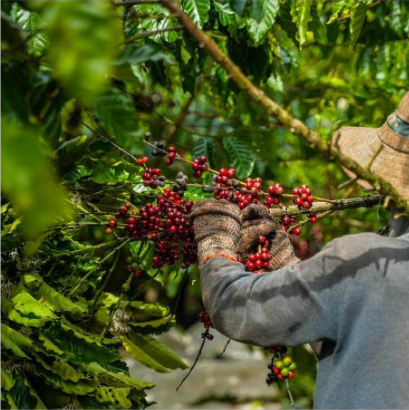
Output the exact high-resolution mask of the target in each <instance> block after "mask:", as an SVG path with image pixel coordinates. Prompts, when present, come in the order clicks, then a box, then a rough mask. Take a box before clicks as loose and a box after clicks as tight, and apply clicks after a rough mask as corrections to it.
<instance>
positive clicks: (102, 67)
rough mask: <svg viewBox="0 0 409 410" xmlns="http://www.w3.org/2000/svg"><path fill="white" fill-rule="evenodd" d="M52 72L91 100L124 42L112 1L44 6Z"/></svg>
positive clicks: (60, 3) (78, 94)
mask: <svg viewBox="0 0 409 410" xmlns="http://www.w3.org/2000/svg"><path fill="white" fill-rule="evenodd" d="M40 13H41V16H42V17H43V20H44V22H45V27H46V33H47V35H48V38H49V41H50V45H49V47H48V59H49V62H50V65H51V67H52V68H53V71H52V73H53V75H54V76H55V77H56V78H58V79H59V80H60V81H61V82H62V83H63V84H64V85H65V86H66V87H67V90H68V91H69V92H70V93H71V94H72V95H73V96H75V97H77V98H79V99H80V100H82V101H86V102H90V101H92V100H93V98H94V97H95V96H96V95H97V94H98V93H99V92H101V90H102V88H103V87H104V85H105V84H106V81H107V79H108V78H109V73H110V71H111V69H112V66H111V63H112V61H113V58H114V57H115V55H116V53H117V49H118V43H119V42H120V41H121V30H120V28H121V22H120V19H119V18H112V10H111V5H110V3H109V2H105V1H102V2H84V1H74V2H73V1H64V0H63V1H56V2H51V3H47V6H46V7H42V9H41V12H40Z"/></svg>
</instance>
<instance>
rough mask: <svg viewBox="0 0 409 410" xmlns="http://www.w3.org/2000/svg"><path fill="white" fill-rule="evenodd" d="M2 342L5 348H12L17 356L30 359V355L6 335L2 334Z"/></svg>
mask: <svg viewBox="0 0 409 410" xmlns="http://www.w3.org/2000/svg"><path fill="white" fill-rule="evenodd" d="M1 344H2V346H3V347H4V348H5V349H8V350H11V351H12V352H13V353H14V354H15V355H16V356H18V357H21V358H25V359H28V356H27V355H26V354H25V353H24V352H23V351H22V350H21V349H20V348H19V347H18V346H17V345H16V344H15V343H14V342H13V341H12V340H11V339H10V338H9V337H8V336H7V335H6V334H2V335H1Z"/></svg>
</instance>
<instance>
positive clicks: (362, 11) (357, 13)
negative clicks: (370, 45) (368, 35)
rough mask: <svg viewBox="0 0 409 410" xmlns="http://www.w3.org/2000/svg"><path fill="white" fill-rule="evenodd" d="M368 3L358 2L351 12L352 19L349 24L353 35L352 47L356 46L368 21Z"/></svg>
mask: <svg viewBox="0 0 409 410" xmlns="http://www.w3.org/2000/svg"><path fill="white" fill-rule="evenodd" d="M368 7H369V5H368V3H367V2H366V1H356V2H355V3H354V4H353V6H352V10H351V17H350V23H349V32H350V34H351V39H350V45H351V47H354V46H355V43H356V42H357V40H358V37H359V35H360V34H361V31H362V27H363V25H364V22H365V19H366V12H367V11H368Z"/></svg>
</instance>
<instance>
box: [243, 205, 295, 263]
mask: <svg viewBox="0 0 409 410" xmlns="http://www.w3.org/2000/svg"><path fill="white" fill-rule="evenodd" d="M241 218H242V222H243V230H242V231H241V238H240V242H239V246H238V254H239V256H240V257H241V258H243V259H245V258H247V256H248V255H249V254H250V253H256V252H257V248H258V245H259V242H260V236H265V237H266V238H267V239H268V240H269V241H270V245H269V247H268V248H269V251H270V253H271V255H272V256H273V257H272V259H271V260H270V264H269V269H270V270H277V269H280V268H282V267H283V266H287V265H294V264H296V263H298V262H300V259H298V258H297V257H296V256H295V254H294V248H293V246H292V244H291V241H290V239H289V238H288V235H287V232H286V231H285V230H284V229H283V228H282V227H281V225H280V224H279V223H278V222H276V221H275V219H274V218H273V217H272V216H271V215H270V213H269V212H268V209H267V208H266V207H265V206H264V205H257V204H251V205H249V206H248V207H246V208H244V210H243V211H242V212H241Z"/></svg>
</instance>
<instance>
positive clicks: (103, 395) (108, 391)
mask: <svg viewBox="0 0 409 410" xmlns="http://www.w3.org/2000/svg"><path fill="white" fill-rule="evenodd" d="M131 391H132V388H131V387H106V386H100V387H98V388H97V389H96V390H95V398H96V399H97V400H98V401H99V402H100V403H103V404H105V406H109V408H114V409H129V408H130V407H131V406H132V402H131V400H130V399H129V398H128V397H129V395H130V393H131ZM105 406H104V407H105Z"/></svg>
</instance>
